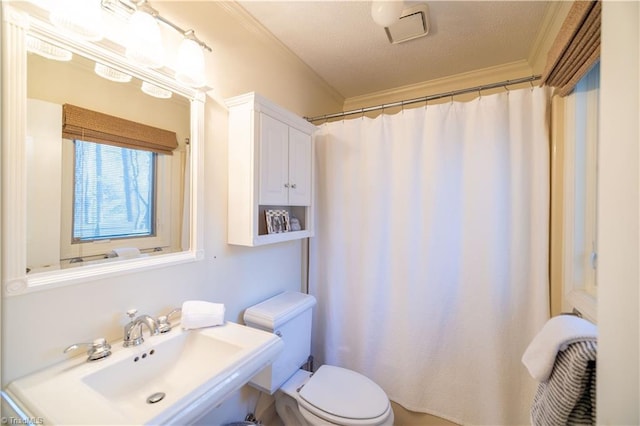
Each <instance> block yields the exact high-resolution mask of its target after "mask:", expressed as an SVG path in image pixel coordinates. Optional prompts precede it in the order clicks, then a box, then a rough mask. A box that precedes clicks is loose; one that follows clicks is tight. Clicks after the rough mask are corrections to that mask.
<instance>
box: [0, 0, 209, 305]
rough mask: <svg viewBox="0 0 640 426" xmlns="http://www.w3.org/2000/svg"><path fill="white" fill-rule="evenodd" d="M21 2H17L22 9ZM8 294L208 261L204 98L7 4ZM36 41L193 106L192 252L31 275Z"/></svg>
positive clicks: (5, 256)
mask: <svg viewBox="0 0 640 426" xmlns="http://www.w3.org/2000/svg"><path fill="white" fill-rule="evenodd" d="M20 3H21V2H19V3H17V4H20ZM2 20H3V22H2V24H3V25H2V92H1V93H2V124H3V125H2V288H3V295H4V296H13V295H20V294H25V293H29V292H33V291H39V290H45V289H51V288H54V287H59V286H64V285H71V284H79V283H82V282H87V281H92V280H96V279H102V278H106V277H112V276H117V275H122V274H126V273H132V272H139V271H143V270H148V269H153V268H159V267H165V266H169V265H176V264H180V263H186V262H192V261H196V260H201V259H203V258H204V250H203V243H202V241H203V234H204V231H203V229H202V223H203V218H204V211H203V200H204V197H203V194H204V191H203V182H204V179H203V175H204V173H203V164H204V159H203V152H202V144H203V140H204V101H205V95H204V93H202V92H201V91H197V90H195V89H192V88H190V87H186V86H184V85H181V84H180V83H178V82H177V81H176V80H175V79H174V78H172V77H170V76H167V75H166V74H163V73H160V72H156V71H152V70H147V69H141V68H138V67H136V66H134V65H132V64H130V63H129V62H128V61H127V60H126V59H125V58H124V57H123V56H122V55H120V54H118V53H117V52H114V51H111V50H109V49H107V48H105V47H103V46H101V45H97V44H94V43H91V42H87V41H84V40H79V39H71V38H69V37H68V36H66V35H65V34H63V33H61V32H60V31H58V30H57V29H56V28H55V27H54V26H53V25H51V24H49V23H48V22H47V21H46V20H44V19H42V18H38V17H35V16H33V15H32V14H30V13H27V12H26V11H24V10H21V9H18V8H17V7H14V6H12V5H9V4H7V2H3V3H2ZM27 34H32V35H34V36H36V37H38V38H41V39H43V40H44V41H50V42H54V43H56V44H62V45H66V46H68V47H69V49H70V50H72V51H74V52H77V53H80V54H81V55H83V56H85V57H87V58H89V59H92V60H94V61H98V62H102V63H106V64H113V65H115V66H117V67H119V68H120V69H122V70H123V71H126V72H127V73H129V74H131V75H132V76H134V77H137V78H139V79H141V80H146V81H149V82H151V83H155V84H158V85H160V86H161V87H165V88H167V89H170V90H172V91H173V92H175V93H177V94H180V95H182V96H185V97H187V98H188V99H190V103H191V135H190V150H191V157H190V168H191V176H190V177H189V179H190V198H189V199H190V213H189V214H190V238H189V240H190V245H189V249H188V250H186V251H182V252H176V253H168V254H159V255H155V256H149V257H143V258H136V259H129V260H120V261H117V262H109V263H103V264H97V265H87V266H82V267H77V268H69V269H60V270H56V271H49V272H42V273H36V274H30V275H27V273H26V265H27V246H26V241H27V223H26V209H27V196H26V188H27V174H26V152H25V141H26V137H27V126H26V122H27V120H26V118H27V51H26V47H25V39H26V35H27Z"/></svg>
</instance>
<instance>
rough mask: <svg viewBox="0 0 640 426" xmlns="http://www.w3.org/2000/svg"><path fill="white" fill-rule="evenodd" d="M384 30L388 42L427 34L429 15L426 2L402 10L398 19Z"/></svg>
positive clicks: (403, 40) (402, 40) (406, 39)
mask: <svg viewBox="0 0 640 426" xmlns="http://www.w3.org/2000/svg"><path fill="white" fill-rule="evenodd" d="M384 30H385V31H386V33H387V37H388V38H389V42H390V43H393V44H398V43H403V42H405V41H409V40H413V39H416V38H420V37H424V36H426V35H427V34H429V17H428V15H427V4H426V3H421V4H418V5H415V6H412V7H409V8H406V9H404V10H403V11H402V14H401V15H400V19H399V20H398V21H397V22H396V23H394V24H392V25H390V26H388V27H385V28H384Z"/></svg>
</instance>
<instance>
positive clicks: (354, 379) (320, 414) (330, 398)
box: [297, 365, 391, 425]
mask: <svg viewBox="0 0 640 426" xmlns="http://www.w3.org/2000/svg"><path fill="white" fill-rule="evenodd" d="M297 399H298V404H299V405H300V408H301V411H302V413H303V414H305V413H304V411H303V410H306V411H307V414H311V415H312V416H315V417H317V418H319V419H321V420H324V421H328V422H331V423H333V424H340V425H370V424H371V425H375V424H380V423H382V422H383V421H384V420H385V419H386V418H387V417H388V416H389V414H390V411H391V405H390V404H389V399H388V398H387V395H386V394H385V392H384V391H383V390H382V389H381V388H380V386H378V385H377V384H376V383H374V382H373V381H372V380H370V379H369V378H367V377H365V376H363V375H362V374H359V373H356V372H355V371H351V370H347V369H345V368H341V367H336V366H332V365H323V366H321V367H320V368H319V369H318V371H316V372H315V373H314V374H313V376H311V377H310V378H309V380H308V381H307V383H306V384H305V385H304V386H303V387H302V389H300V391H299V392H298V398H297Z"/></svg>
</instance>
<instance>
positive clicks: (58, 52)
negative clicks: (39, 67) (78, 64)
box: [26, 35, 73, 61]
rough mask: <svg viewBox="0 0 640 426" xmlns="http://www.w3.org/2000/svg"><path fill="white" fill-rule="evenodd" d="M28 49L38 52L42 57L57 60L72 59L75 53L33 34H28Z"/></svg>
mask: <svg viewBox="0 0 640 426" xmlns="http://www.w3.org/2000/svg"><path fill="white" fill-rule="evenodd" d="M26 45H27V51H29V52H31V53H36V54H38V55H40V56H42V57H45V58H47V59H53V60H56V61H70V60H71V58H73V53H71V52H70V51H68V50H66V49H62V48H61V47H58V46H54V45H53V44H49V43H47V42H44V41H42V40H40V39H39V38H35V37H32V36H29V35H28V36H27V43H26Z"/></svg>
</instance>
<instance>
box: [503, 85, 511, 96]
mask: <svg viewBox="0 0 640 426" xmlns="http://www.w3.org/2000/svg"><path fill="white" fill-rule="evenodd" d="M504 90H506V91H507V95H508V94H509V92H510V90H509V88H508V87H507V85H506V84H505V85H504Z"/></svg>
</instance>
